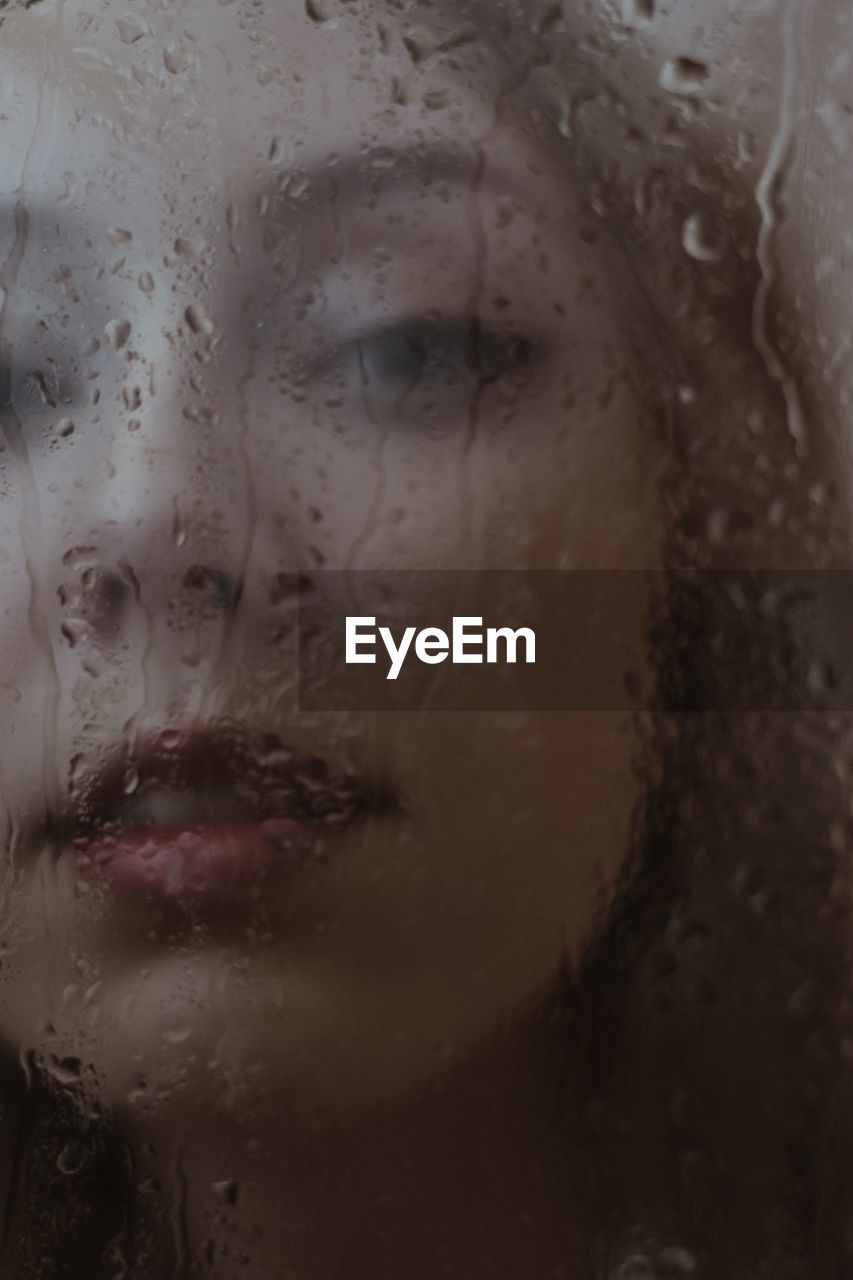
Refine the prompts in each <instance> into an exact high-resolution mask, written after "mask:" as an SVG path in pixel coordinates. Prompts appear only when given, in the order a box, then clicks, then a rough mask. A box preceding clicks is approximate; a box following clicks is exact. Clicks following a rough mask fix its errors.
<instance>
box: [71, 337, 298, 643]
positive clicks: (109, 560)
mask: <svg viewBox="0 0 853 1280" xmlns="http://www.w3.org/2000/svg"><path fill="white" fill-rule="evenodd" d="M153 345H154V342H153V341H152V343H151V346H153ZM159 345H160V350H159V353H158V355H159V359H158V358H154V359H150V358H149V366H148V372H149V376H148V377H147V378H146V379H145V380H144V381H143V380H142V379H141V378H138V374H137V373H136V372H134V369H135V365H134V364H130V365H129V366H128V374H127V377H128V378H131V379H136V380H135V381H134V385H133V389H132V391H131V392H130V393H129V394H125V391H126V388H121V390H120V393H119V397H118V398H117V402H118V403H120V404H121V403H126V402H127V401H130V402H131V403H132V404H133V405H134V410H133V418H132V419H130V420H129V421H128V420H127V419H126V415H122V414H121V413H119V414H118V416H117V418H116V420H115V422H114V424H113V425H112V426H111V428H110V448H109V464H108V467H107V469H106V470H105V471H104V470H103V469H101V471H100V472H99V474H98V475H97V476H94V477H93V478H92V479H91V481H90V482H89V483H88V485H87V488H86V494H85V503H84V507H85V509H81V510H80V512H79V513H78V515H77V516H75V524H74V527H75V528H76V529H78V530H79V534H78V537H79V544H78V545H79V546H80V547H82V551H79V552H78V551H77V550H75V548H74V547H71V548H66V549H65V550H64V553H63V559H64V564H65V567H66V568H67V569H70V570H71V571H72V572H73V570H74V569H75V568H80V569H81V570H82V576H83V579H84V580H83V582H82V586H83V588H84V589H85V592H86V594H87V597H88V606H87V607H88V618H89V625H90V626H91V627H93V628H94V629H95V630H96V631H97V632H98V635H99V638H100V639H101V641H102V642H115V643H116V644H118V643H121V642H124V643H126V642H127V640H128V637H129V633H130V631H131V629H132V624H131V621H130V619H131V617H132V616H133V615H134V614H135V613H136V614H138V613H140V612H141V613H143V614H144V615H145V618H146V620H147V626H148V630H149V632H151V630H152V628H153V629H155V630H156V631H157V632H158V633H159V635H160V637H161V642H163V640H164V637H165V634H167V633H171V635H172V637H173V639H174V640H175V641H176V642H179V640H180V638H183V641H184V642H185V643H186V642H187V638H188V637H189V636H193V637H194V638H195V641H196V642H198V643H203V641H202V633H203V632H204V633H205V634H206V635H208V636H209V635H210V633H215V634H218V633H219V632H220V631H221V628H222V626H223V625H227V626H231V627H233V626H234V623H235V620H236V619H237V618H238V617H240V616H241V615H243V620H244V622H245V624H246V626H247V628H248V629H249V630H250V631H251V630H252V629H253V627H256V626H257V625H258V623H259V617H258V615H259V613H260V612H261V611H263V610H264V609H265V607H266V606H265V602H266V600H267V599H268V597H269V594H270V591H269V583H270V582H273V581H275V580H276V578H277V576H278V575H279V574H280V573H281V572H282V571H283V570H285V569H287V568H289V567H290V564H289V562H290V561H291V559H292V557H291V556H290V555H289V554H288V549H287V547H286V546H285V545H284V544H283V541H282V537H281V533H280V531H278V530H277V529H276V530H275V536H274V530H273V521H272V520H271V519H270V516H271V513H269V512H259V511H258V510H256V507H255V503H254V484H253V476H252V471H251V468H252V461H251V459H250V457H249V452H248V447H247V443H246V435H247V432H246V426H247V424H246V423H245V421H243V416H242V411H241V405H240V403H239V396H237V395H236V394H229V392H228V389H227V387H226V386H225V385H224V384H225V376H224V371H220V372H217V374H216V375H215V376H209V377H206V378H205V379H203V380H202V379H201V378H199V377H198V371H197V367H196V369H193V367H192V360H191V357H192V352H190V353H189V354H188V356H187V358H185V359H182V360H181V361H180V362H176V361H175V359H174V351H168V352H165V351H163V350H162V342H161V343H160V344H159ZM149 349H150V347H149ZM146 354H147V352H146ZM140 359H141V357H140ZM235 381H236V379H235ZM81 526H82V527H81ZM90 531H91V533H92V534H93V535H94V536H93V537H90V536H89V534H90ZM92 543H94V546H93V545H92ZM76 561H80V563H79V564H77V563H76ZM250 615H251V616H250ZM214 643H215V641H214Z"/></svg>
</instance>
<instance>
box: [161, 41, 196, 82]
mask: <svg viewBox="0 0 853 1280" xmlns="http://www.w3.org/2000/svg"><path fill="white" fill-rule="evenodd" d="M163 65H164V67H165V68H166V70H167V71H168V72H169V73H170V74H171V75H173V76H179V75H180V74H181V72H182V71H186V69H187V67H188V66H189V65H190V56H189V54H188V53H187V51H186V49H184V48H182V47H181V45H177V44H170V45H167V46H166V48H165V49H164V50H163Z"/></svg>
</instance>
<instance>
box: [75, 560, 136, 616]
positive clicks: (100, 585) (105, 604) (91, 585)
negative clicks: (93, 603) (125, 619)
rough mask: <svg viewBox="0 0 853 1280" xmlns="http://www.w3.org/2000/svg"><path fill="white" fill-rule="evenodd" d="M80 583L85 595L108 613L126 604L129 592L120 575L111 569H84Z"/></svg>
mask: <svg viewBox="0 0 853 1280" xmlns="http://www.w3.org/2000/svg"><path fill="white" fill-rule="evenodd" d="M80 583H81V586H82V587H83V590H84V591H85V592H86V594H87V595H88V596H89V597H90V598H91V599H97V601H98V604H99V606H100V607H101V608H106V609H107V610H108V611H109V612H110V613H114V612H115V611H116V610H118V609H121V608H122V607H123V606H124V605H125V604H126V603H127V598H128V596H129V595H130V590H131V589H130V586H129V585H128V583H127V582H126V581H125V580H124V578H123V577H122V576H121V574H119V573H116V572H115V570H112V569H95V568H89V569H86V570H84V572H83V573H82V574H81V575H80Z"/></svg>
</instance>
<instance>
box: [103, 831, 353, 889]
mask: <svg viewBox="0 0 853 1280" xmlns="http://www.w3.org/2000/svg"><path fill="white" fill-rule="evenodd" d="M348 836H349V837H350V838H351V836H352V831H351V829H349V830H348V829H346V828H344V829H336V828H330V827H328V826H326V825H325V824H323V823H319V822H307V821H299V820H298V819H296V818H271V819H266V820H264V821H259V820H257V819H246V820H242V821H230V822H215V823H198V824H196V825H193V826H169V827H149V828H141V829H136V830H131V831H124V832H118V833H116V834H115V835H111V836H109V837H104V838H103V839H101V840H99V841H93V842H92V844H90V845H89V846H88V847H87V848H86V850H85V852H84V853H83V854H82V856H81V858H80V860H79V863H78V865H79V869H80V870H81V871H83V870H85V871H87V872H88V873H89V874H94V875H96V876H98V877H99V878H101V879H103V880H105V881H106V882H107V883H108V884H109V885H110V886H111V887H112V888H114V889H116V890H117V891H119V892H121V893H123V894H128V895H131V896H133V897H135V898H139V899H143V900H144V899H155V900H158V901H161V902H168V903H178V902H185V901H193V900H195V901H199V902H211V903H228V902H233V901H234V900H235V899H238V900H241V901H246V900H250V901H252V900H259V899H260V898H261V897H263V896H264V895H266V894H267V893H268V892H270V891H271V890H273V889H275V888H279V889H280V888H283V887H291V888H292V887H294V886H295V885H296V884H297V883H299V882H300V881H303V880H305V879H307V878H309V877H310V876H311V875H312V873H313V872H315V871H316V870H318V869H319V868H321V867H322V866H324V865H325V864H326V863H328V862H329V861H330V860H331V859H332V858H333V857H334V856H336V855H337V853H338V852H339V851H340V850H341V847H342V845H343V843H344V842H345V841H346V838H347V837H348ZM83 857H85V859H86V861H85V862H83Z"/></svg>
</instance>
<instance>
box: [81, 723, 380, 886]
mask: <svg viewBox="0 0 853 1280" xmlns="http://www.w3.org/2000/svg"><path fill="white" fill-rule="evenodd" d="M397 808H398V800H397V797H396V796H395V795H394V794H393V793H392V792H391V791H390V790H389V789H388V788H387V787H385V786H377V785H374V784H372V783H369V782H367V781H366V780H365V779H362V778H357V777H355V776H354V775H353V774H352V773H349V772H347V771H344V770H340V769H337V770H336V769H334V768H333V767H332V766H331V765H330V764H329V763H328V762H326V761H325V760H323V759H322V758H320V757H318V756H308V755H304V754H300V753H299V752H298V751H297V750H295V749H293V748H291V747H289V746H287V745H286V744H285V743H283V742H282V741H281V740H280V739H279V738H278V737H276V736H275V735H271V734H264V735H260V736H252V735H251V734H249V733H247V732H245V731H237V730H234V729H230V728H229V729H206V730H203V731H200V730H198V729H195V730H186V731H181V730H174V729H167V730H163V731H162V732H160V733H158V734H155V735H152V736H149V737H147V738H143V739H138V740H136V741H134V742H132V743H129V742H125V743H122V744H119V745H118V746H117V747H115V748H114V749H113V750H112V751H110V752H108V753H107V754H106V756H105V758H104V760H103V761H101V762H100V764H99V765H97V766H95V767H93V768H91V769H89V770H88V771H85V772H83V773H82V774H81V775H80V776H79V777H77V778H76V779H75V782H74V785H73V787H72V793H71V800H70V802H69V805H68V808H67V810H66V812H65V814H64V815H63V817H62V819H61V821H60V824H59V826H60V831H59V833H58V834H59V844H60V846H61V847H62V848H64V849H69V850H71V851H72V853H73V856H74V860H75V870H76V871H77V873H78V874H79V875H82V876H84V877H89V878H94V879H97V880H100V881H101V882H103V883H107V884H108V885H109V886H110V887H111V888H112V889H114V890H116V891H118V892H120V893H122V894H125V895H130V896H132V897H136V898H143V899H145V898H147V899H156V900H160V901H164V902H172V903H175V902H180V901H182V900H186V901H190V902H199V901H205V902H211V903H228V902H231V901H234V900H242V901H245V900H247V899H249V900H259V899H260V898H261V897H263V896H265V895H267V894H269V893H270V892H276V891H280V890H282V889H286V888H288V887H290V888H292V887H293V886H294V885H295V884H296V883H297V882H300V881H304V880H305V879H306V878H308V877H310V876H311V875H313V874H316V873H317V871H318V870H319V869H320V868H322V867H323V866H325V865H326V864H328V863H329V862H330V861H332V860H333V859H335V858H337V857H340V856H342V855H343V854H344V853H345V852H346V851H347V849H350V848H352V847H353V845H354V843H355V839H354V837H355V835H356V833H357V830H358V829H359V828H360V827H362V826H363V825H364V824H365V822H366V821H368V819H370V818H372V817H379V816H388V815H391V814H393V813H394V812H395V811H396V810H397Z"/></svg>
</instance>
